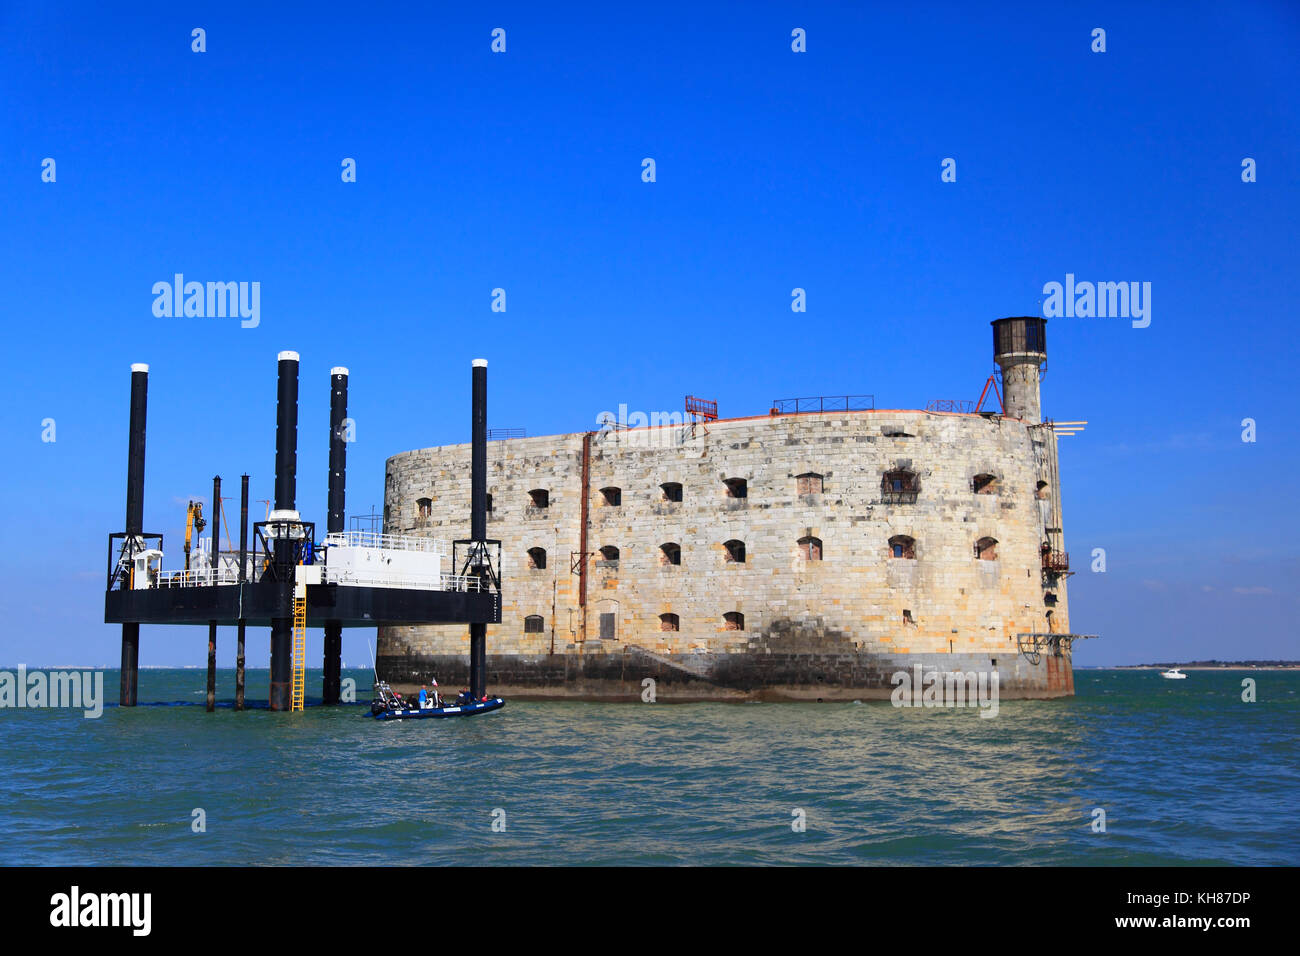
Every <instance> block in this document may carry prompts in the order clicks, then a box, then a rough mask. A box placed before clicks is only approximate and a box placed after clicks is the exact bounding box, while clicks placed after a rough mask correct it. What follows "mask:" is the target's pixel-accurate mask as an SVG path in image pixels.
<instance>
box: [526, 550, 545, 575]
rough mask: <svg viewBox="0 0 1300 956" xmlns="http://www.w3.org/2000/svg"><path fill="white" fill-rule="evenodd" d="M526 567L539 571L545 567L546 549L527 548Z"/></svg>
mask: <svg viewBox="0 0 1300 956" xmlns="http://www.w3.org/2000/svg"><path fill="white" fill-rule="evenodd" d="M528 566H529V567H530V568H533V569H535V570H538V571H541V570H543V569H544V568H545V567H546V549H545V548H529V549H528Z"/></svg>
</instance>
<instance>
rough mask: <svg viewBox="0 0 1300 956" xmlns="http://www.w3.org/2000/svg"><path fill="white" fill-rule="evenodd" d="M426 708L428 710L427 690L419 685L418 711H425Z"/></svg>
mask: <svg viewBox="0 0 1300 956" xmlns="http://www.w3.org/2000/svg"><path fill="white" fill-rule="evenodd" d="M428 708H429V688H427V687H425V686H424V685H423V684H421V685H420V709H421V710H427V709H428Z"/></svg>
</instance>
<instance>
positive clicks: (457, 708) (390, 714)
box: [370, 681, 506, 720]
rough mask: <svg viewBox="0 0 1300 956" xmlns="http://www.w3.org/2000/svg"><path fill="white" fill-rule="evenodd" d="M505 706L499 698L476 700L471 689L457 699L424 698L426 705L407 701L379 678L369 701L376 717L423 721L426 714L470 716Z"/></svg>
mask: <svg viewBox="0 0 1300 956" xmlns="http://www.w3.org/2000/svg"><path fill="white" fill-rule="evenodd" d="M505 705H506V702H505V700H504V699H502V698H500V697H484V698H482V699H481V700H474V699H473V698H471V697H470V695H469V692H468V691H463V692H462V693H461V694H460V696H458V697H457V698H456V702H455V703H454V704H453V703H449V702H447V701H443V700H439V699H437V698H433V699H430V700H427V701H425V703H424V706H421V705H420V704H419V702H417V701H415V700H408V699H407V698H405V697H403V696H402V695H401V694H397V693H394V692H393V689H392V688H391V687H389V686H388V682H387V681H376V682H375V691H374V699H373V700H372V701H371V702H370V716H372V717H374V718H375V719H376V720H422V719H424V718H425V717H471V716H474V715H475V714H486V713H487V712H488V711H492V710H500V709H501V708H502V707H504V706H505Z"/></svg>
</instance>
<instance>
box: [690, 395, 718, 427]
mask: <svg viewBox="0 0 1300 956" xmlns="http://www.w3.org/2000/svg"><path fill="white" fill-rule="evenodd" d="M686 414H687V415H698V416H699V417H700V418H702V419H704V420H705V421H706V422H716V421H717V420H718V403H717V402H715V401H711V400H710V399H707V398H696V397H695V396H694V395H687V396H686Z"/></svg>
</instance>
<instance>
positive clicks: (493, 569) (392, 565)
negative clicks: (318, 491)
mask: <svg viewBox="0 0 1300 956" xmlns="http://www.w3.org/2000/svg"><path fill="white" fill-rule="evenodd" d="M277 362H278V379H277V398H276V430H275V500H274V508H273V509H271V510H270V511H269V512H268V514H267V518H266V520H265V521H258V522H255V523H254V524H253V526H252V530H253V541H252V544H251V546H250V543H249V538H248V530H249V525H248V475H246V474H245V475H243V476H242V480H241V496H240V497H241V500H240V509H239V510H240V530H239V550H238V551H233V550H227V551H226V552H222V551H221V547H220V521H221V514H222V510H221V479H220V477H217V478H215V479H214V480H213V504H212V511H211V515H212V522H213V528H212V539H211V540H212V546H211V549H210V552H209V555H208V557H209V560H208V563H207V565H206V566H205V567H201V568H196V567H188V566H187V567H185V568H182V569H177V570H164V569H163V567H162V559H163V556H164V552H163V536H162V535H161V534H155V533H148V532H146V531H145V530H144V463H145V420H146V411H147V404H148V388H149V366H147V365H144V364H136V365H132V366H131V412H130V416H131V420H130V438H129V450H128V456H127V479H126V529H125V530H124V531H120V532H115V533H113V534H110V535H109V538H108V569H107V589H106V593H105V595H104V622H105V623H106V624H121V625H122V671H121V697H120V703H121V705H122V706H124V707H132V706H135V704H136V700H137V685H138V678H139V659H140V625H141V624H188V625H195V624H198V625H201V624H207V625H208V684H207V708H208V710H209V711H211V710H213V709H214V708H215V691H216V641H217V628H218V627H222V626H226V627H229V626H234V627H236V628H238V637H237V641H238V645H237V651H236V673H235V708H236V709H237V710H238V709H243V707H244V695H245V686H244V684H245V680H244V676H245V675H244V643H245V632H246V628H247V627H248V626H249V625H252V626H254V627H269V628H270V630H271V680H270V690H269V695H268V703H269V706H270V709H271V710H302V709H303V707H304V705H305V701H306V669H307V667H306V633H307V628H309V627H321V628H324V631H325V655H324V656H325V660H324V671H325V676H324V680H323V685H322V694H321V698H322V702H323V703H324V704H327V705H328V704H337V703H339V697H340V687H341V679H340V670H341V653H342V643H343V639H342V633H343V628H345V627H376V626H377V625H380V624H384V625H389V624H435V623H436V624H468V625H469V636H470V682H469V683H470V687H469V690H470V695H471V697H472V698H473V699H475V700H479V699H481V698H483V697H484V696H485V695H486V688H485V686H484V685H485V682H486V680H485V674H484V665H485V661H486V642H487V625H488V624H493V623H499V622H500V620H501V578H500V567H501V543H500V542H499V541H494V540H488V539H487V361H486V360H484V359H475V360H474V362H473V366H472V388H473V393H472V399H473V400H472V443H471V448H472V452H471V463H470V471H471V482H470V484H471V495H470V529H471V530H470V537H469V538H468V539H463V540H457V541H455V542H453V547H452V551H451V554H450V555H448V553H447V550H446V548H445V546H444V545H443V544H442V543H440V542H436V541H433V540H431V539H429V538H426V537H415V536H402V535H389V534H383V533H378V532H375V531H374V530H373V529H371V530H369V531H366V530H357V529H354V530H344V498H345V489H346V464H347V441H346V424H345V420H346V419H347V401H348V370H347V369H346V368H334V369H331V370H330V446H329V497H328V516H327V519H326V533H325V535H324V537H323V539H322V540H319V541H318V540H317V538H316V524H315V522H311V521H304V520H303V518H302V516H301V515H300V514H299V512H298V511H297V509H296V504H295V498H296V495H297V462H298V367H299V356H298V353H296V352H281V353H280V354H279V356H278V359H277ZM187 544H188V542H187ZM448 557H450V559H451V567H450V569H449V570H448V569H446V568H445V567H444V564H445V562H446V561H447V559H448ZM186 563H187V565H188V564H189V562H188V560H187V562H186Z"/></svg>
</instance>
